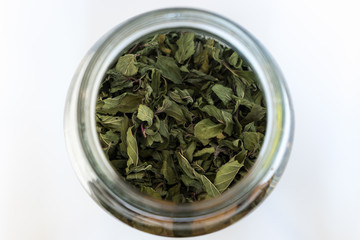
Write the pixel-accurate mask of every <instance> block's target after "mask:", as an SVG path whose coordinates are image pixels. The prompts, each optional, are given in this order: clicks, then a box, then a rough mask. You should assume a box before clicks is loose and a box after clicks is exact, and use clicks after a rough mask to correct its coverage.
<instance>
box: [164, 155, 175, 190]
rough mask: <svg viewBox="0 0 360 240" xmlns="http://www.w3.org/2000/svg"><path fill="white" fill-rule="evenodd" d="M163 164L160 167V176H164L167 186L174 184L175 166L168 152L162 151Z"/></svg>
mask: <svg viewBox="0 0 360 240" xmlns="http://www.w3.org/2000/svg"><path fill="white" fill-rule="evenodd" d="M162 156H163V158H164V159H163V164H162V167H161V174H162V175H164V178H165V179H166V181H167V183H168V184H175V183H177V182H178V178H177V174H176V170H175V165H174V162H173V159H172V158H171V157H170V153H169V151H162Z"/></svg>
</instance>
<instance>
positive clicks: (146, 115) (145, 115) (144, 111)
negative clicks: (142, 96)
mask: <svg viewBox="0 0 360 240" xmlns="http://www.w3.org/2000/svg"><path fill="white" fill-rule="evenodd" d="M137 118H138V119H140V120H141V121H146V122H147V123H148V127H150V126H151V125H152V123H153V118H154V112H153V111H152V110H151V108H149V107H148V106H146V105H143V104H140V105H139V108H138V113H137Z"/></svg>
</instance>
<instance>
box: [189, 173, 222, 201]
mask: <svg viewBox="0 0 360 240" xmlns="http://www.w3.org/2000/svg"><path fill="white" fill-rule="evenodd" d="M195 176H196V178H197V179H199V180H200V181H201V183H202V185H203V187H204V188H205V191H206V192H207V194H208V195H209V197H216V196H218V195H220V192H219V190H218V189H217V188H216V186H215V185H214V184H213V183H212V182H211V181H210V180H209V179H208V178H207V177H206V176H205V175H201V174H199V173H196V174H195Z"/></svg>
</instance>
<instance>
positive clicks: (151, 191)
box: [141, 186, 162, 199]
mask: <svg viewBox="0 0 360 240" xmlns="http://www.w3.org/2000/svg"><path fill="white" fill-rule="evenodd" d="M141 192H143V193H145V194H147V195H150V196H152V197H154V198H157V199H162V198H161V195H160V194H159V193H158V192H157V191H155V190H154V189H153V188H152V187H146V186H141Z"/></svg>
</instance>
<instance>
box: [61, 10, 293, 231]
mask: <svg viewBox="0 0 360 240" xmlns="http://www.w3.org/2000/svg"><path fill="white" fill-rule="evenodd" d="M167 30H191V31H195V32H197V33H200V34H205V35H208V36H211V37H213V38H215V39H217V40H219V41H221V42H223V43H225V44H227V45H228V46H231V47H232V48H233V49H234V50H236V51H238V52H239V53H240V54H241V55H242V56H243V57H244V58H245V59H247V61H248V62H249V63H250V65H251V66H252V68H253V70H254V72H256V74H257V77H258V79H259V83H260V85H261V88H262V90H263V93H264V95H265V100H266V104H267V131H266V134H265V140H264V143H263V146H262V148H261V151H260V154H259V157H258V159H257V161H256V163H255V165H254V167H253V168H252V169H251V171H250V172H249V173H248V174H247V176H246V177H244V179H243V180H242V181H240V182H239V183H238V184H236V185H235V186H234V187H232V188H231V189H230V190H228V191H226V192H224V193H223V194H222V195H221V196H219V197H217V198H214V199H210V200H206V201H199V202H196V203H191V204H175V203H172V202H168V201H162V200H157V199H154V198H151V197H149V196H146V195H143V194H142V193H140V192H138V191H137V190H135V189H133V188H132V187H130V186H129V185H128V184H126V183H125V182H124V181H123V180H121V179H120V177H119V175H118V174H117V173H116V172H115V170H114V169H113V168H112V167H111V165H110V163H109V161H108V160H107V159H106V157H105V155H104V153H103V151H102V149H101V146H100V143H99V141H98V138H97V133H96V128H95V103H96V97H97V94H98V89H99V86H100V83H101V81H102V80H103V78H104V75H105V72H106V70H107V69H109V67H111V66H112V65H113V64H114V63H115V61H116V60H117V59H118V56H119V54H120V53H121V52H122V51H123V50H124V49H125V48H127V47H128V46H129V45H130V44H132V43H133V42H135V41H136V40H138V39H141V38H142V37H144V36H146V35H151V34H154V33H157V32H164V31H167ZM293 119H294V118H293V110H292V106H291V102H290V98H289V94H288V91H287V88H286V85H285V82H284V79H283V76H282V74H281V72H280V70H279V68H278V66H277V65H276V63H275V61H274V60H273V59H272V58H271V56H270V55H269V53H268V52H267V51H266V50H265V49H264V47H263V46H262V45H261V44H260V43H259V42H258V41H257V40H256V39H255V38H254V37H252V36H251V35H250V34H249V33H248V32H247V31H246V30H244V29H243V28H242V27H240V26H239V25H237V24H235V23H234V22H231V21H229V20H228V19H225V18H223V17H221V16H218V15H216V14H213V13H209V12H205V11H200V10H195V9H183V8H174V9H163V10H157V11H152V12H148V13H145V14H142V15H139V16H137V17H135V18H132V19H130V20H128V21H126V22H124V23H122V24H120V25H118V26H116V27H115V28H114V29H112V30H111V31H109V32H108V33H107V34H106V35H105V36H103V37H102V38H101V39H100V40H99V41H98V42H97V43H96V44H95V45H94V46H93V47H92V48H91V49H90V51H89V52H88V53H87V54H86V56H85V57H84V59H83V60H82V62H81V64H80V66H79V68H78V70H77V72H76V74H75V76H74V78H73V81H72V83H71V86H70V89H69V92H68V97H67V102H66V109H65V137H66V142H67V147H68V151H69V154H70V156H71V159H72V163H73V167H74V169H75V171H76V174H77V176H78V178H79V179H80V182H81V183H82V185H83V186H84V188H85V189H86V191H87V192H88V193H89V195H90V196H91V197H92V198H93V199H94V200H95V201H96V202H97V203H98V204H99V205H101V206H102V207H103V208H105V209H106V210H107V211H108V212H110V213H111V214H112V215H114V216H115V217H116V218H118V219H120V220H121V221H123V222H125V223H127V224H128V225H130V226H132V227H135V228H137V229H140V230H142V231H146V232H149V233H153V234H158V235H163V236H196V235H201V234H206V233H210V232H213V231H217V230H219V229H222V228H224V227H226V226H228V225H230V224H232V223H234V222H235V221H237V220H239V219H240V218H242V217H243V216H245V215H246V214H248V213H249V212H250V211H251V210H252V209H253V208H254V207H256V206H257V205H258V204H259V203H260V202H261V201H263V200H264V198H265V197H266V196H267V195H268V194H269V193H270V192H271V190H272V189H273V188H274V186H275V185H276V183H277V182H278V180H279V178H280V176H281V174H282V172H283V170H284V167H285V165H286V163H287V160H288V157H289V153H290V148H291V145H292V141H293V131H294V120H293Z"/></svg>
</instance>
